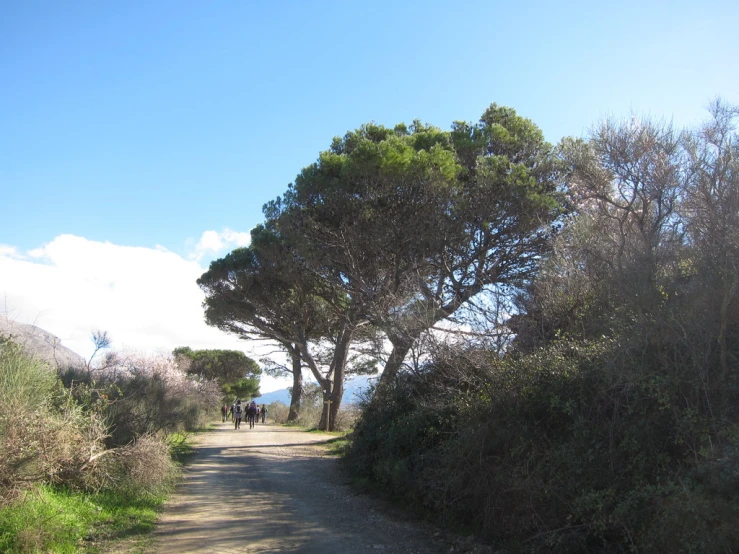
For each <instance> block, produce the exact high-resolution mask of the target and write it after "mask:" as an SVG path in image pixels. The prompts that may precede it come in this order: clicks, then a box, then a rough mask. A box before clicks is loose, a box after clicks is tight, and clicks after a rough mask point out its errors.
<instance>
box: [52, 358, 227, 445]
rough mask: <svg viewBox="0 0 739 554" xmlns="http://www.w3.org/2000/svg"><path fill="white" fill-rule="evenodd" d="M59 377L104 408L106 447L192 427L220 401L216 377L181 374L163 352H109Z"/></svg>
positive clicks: (214, 410) (83, 399)
mask: <svg viewBox="0 0 739 554" xmlns="http://www.w3.org/2000/svg"><path fill="white" fill-rule="evenodd" d="M62 380H63V381H64V382H65V384H66V385H67V386H69V387H72V388H75V386H76V385H77V384H79V385H80V386H79V387H78V388H75V394H76V397H77V398H78V400H80V402H82V403H83V404H85V405H87V406H93V405H95V406H96V409H99V410H101V411H102V412H103V414H104V415H105V419H106V422H107V424H108V426H109V433H108V437H107V439H106V443H107V445H108V446H110V447H117V446H123V445H126V444H129V443H131V442H133V441H135V440H137V439H138V438H139V437H142V436H147V435H157V434H159V435H161V436H166V435H168V434H171V433H175V432H179V431H194V430H196V429H198V428H201V427H202V426H204V425H205V424H206V423H207V422H208V421H209V420H210V419H211V418H212V417H214V415H215V414H216V413H217V411H218V409H219V407H220V405H221V395H222V392H221V390H220V387H219V385H218V384H217V382H216V381H213V380H209V379H204V378H202V377H200V376H198V375H188V374H186V373H185V372H184V371H182V370H181V369H180V368H179V367H178V366H177V364H176V362H175V360H173V359H172V358H171V357H168V356H141V355H135V354H131V355H113V356H109V357H108V359H107V360H106V362H105V365H104V367H102V368H99V369H97V370H95V371H93V372H92V374H91V375H86V374H84V373H80V372H78V371H74V370H69V371H67V372H66V373H65V374H64V375H63V376H62Z"/></svg>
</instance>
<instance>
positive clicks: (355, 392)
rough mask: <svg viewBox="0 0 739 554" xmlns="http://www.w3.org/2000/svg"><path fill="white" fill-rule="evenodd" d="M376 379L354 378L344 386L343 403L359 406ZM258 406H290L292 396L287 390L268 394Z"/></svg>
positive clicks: (263, 396) (258, 401)
mask: <svg viewBox="0 0 739 554" xmlns="http://www.w3.org/2000/svg"><path fill="white" fill-rule="evenodd" d="M374 379H376V377H366V376H360V377H354V378H353V379H351V380H349V381H347V382H346V383H345V384H344V398H343V403H344V404H345V405H346V404H357V403H358V402H359V400H360V398H361V394H362V393H363V392H364V391H366V390H367V388H368V387H369V386H370V383H371V381H372V380H374ZM256 401H257V403H258V404H271V403H272V402H282V403H283V404H285V405H289V404H290V394H289V393H288V392H287V389H282V390H277V391H273V392H268V393H265V394H263V395H262V396H260V397H259V398H257V399H256Z"/></svg>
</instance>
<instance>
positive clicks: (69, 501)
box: [0, 337, 221, 553]
mask: <svg viewBox="0 0 739 554" xmlns="http://www.w3.org/2000/svg"><path fill="white" fill-rule="evenodd" d="M220 398H221V396H220V391H219V390H218V387H217V386H216V385H214V383H213V382H210V381H207V380H205V379H202V378H198V377H193V376H188V375H187V374H185V373H183V372H181V371H179V370H178V369H177V368H176V366H175V364H174V361H173V360H172V359H170V358H164V357H161V358H157V357H141V356H122V355H118V354H112V353H109V354H108V355H106V356H105V357H104V359H103V360H101V361H100V363H98V364H95V365H93V364H92V363H89V364H87V367H81V368H59V370H58V371H57V370H55V368H52V367H50V366H49V365H48V364H47V363H45V362H43V361H41V360H39V359H35V358H33V357H32V356H31V355H29V354H28V353H26V352H25V351H24V350H23V348H22V347H21V346H20V345H18V344H16V343H14V342H13V340H12V337H0V452H2V456H1V457H0V551H2V552H17V553H26V552H97V551H99V550H100V548H101V547H102V546H104V545H106V544H109V543H110V542H111V541H113V542H115V541H117V540H122V539H126V540H130V539H132V538H133V539H143V537H145V535H146V533H148V532H149V531H150V530H151V529H152V528H153V526H154V523H155V521H156V517H157V512H158V510H159V509H160V507H161V505H162V503H163V502H164V500H165V498H166V496H167V494H168V493H169V492H170V491H171V487H172V485H173V484H174V482H175V480H176V478H177V475H178V469H177V463H176V461H175V457H177V456H178V455H180V454H181V453H182V452H183V451H185V450H186V436H187V432H188V431H193V430H195V429H198V428H200V427H202V426H203V425H204V424H205V422H206V421H207V420H208V419H209V417H212V410H213V409H214V407H215V406H217V405H218V403H219V401H220ZM209 411H210V416H209Z"/></svg>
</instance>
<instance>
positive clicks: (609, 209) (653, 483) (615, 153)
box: [346, 102, 739, 553]
mask: <svg viewBox="0 0 739 554" xmlns="http://www.w3.org/2000/svg"><path fill="white" fill-rule="evenodd" d="M737 115H739V111H738V110H737V109H736V108H734V107H731V106H727V105H725V104H722V103H720V102H719V103H715V104H714V105H713V106H712V111H711V119H710V120H709V121H708V122H707V123H706V124H705V125H704V126H702V127H701V128H699V129H696V130H690V131H678V130H674V129H672V128H671V127H670V126H669V125H667V124H663V123H659V122H652V121H640V120H636V119H634V120H632V121H628V122H613V121H611V122H606V123H604V124H603V125H601V126H599V127H597V128H596V129H595V130H594V132H593V134H592V136H591V137H590V138H589V139H588V140H582V141H580V140H578V141H567V142H565V143H564V144H563V145H562V149H561V155H562V159H563V160H564V161H565V162H566V164H567V166H568V168H569V169H568V178H567V185H568V193H569V197H570V200H569V202H570V204H569V213H568V216H567V218H566V219H564V220H562V223H561V228H560V229H558V232H557V236H556V237H553V240H552V250H551V251H550V252H549V253H548V254H547V256H545V257H542V258H541V260H540V261H539V263H538V269H537V271H536V272H535V273H532V274H531V276H530V277H529V278H528V279H526V280H524V281H521V282H520V283H519V286H517V287H516V288H515V289H514V290H513V291H511V292H512V293H513V294H512V295H511V296H510V297H509V299H510V300H509V303H508V304H507V305H505V307H504V310H503V311H505V312H507V314H508V315H507V317H506V318H505V325H502V326H500V325H497V326H493V327H490V328H485V327H484V326H482V327H476V328H474V327H468V328H467V330H468V331H469V332H468V333H466V334H465V335H463V336H464V337H465V340H459V338H457V340H449V339H448V336H447V335H439V334H436V335H435V336H434V337H431V340H429V341H428V342H427V345H426V355H425V357H424V358H422V361H421V362H420V363H418V364H415V365H412V364H408V365H406V370H405V371H402V372H400V373H399V374H398V376H397V378H396V379H395V380H393V382H392V383H391V384H390V386H388V387H387V388H385V389H384V390H378V391H376V393H375V394H373V395H371V396H369V397H368V399H367V400H366V402H365V403H364V405H363V410H362V416H361V418H360V421H359V423H358V424H357V426H356V428H355V432H354V434H353V441H352V443H351V445H350V447H349V451H348V455H347V457H346V461H347V463H348V466H349V467H350V469H351V470H352V471H353V472H354V474H355V475H356V476H357V478H358V479H359V480H361V481H362V482H365V483H367V482H370V483H373V484H374V486H376V487H378V488H380V489H381V490H383V491H385V492H388V493H390V494H392V495H394V496H395V497H397V498H400V499H404V500H405V501H407V502H409V503H412V504H413V505H414V506H424V507H425V508H426V509H427V511H428V513H429V514H432V515H433V517H435V518H437V520H439V521H443V522H447V523H450V524H454V525H455V526H463V527H464V528H467V529H469V530H470V531H472V532H475V533H477V534H479V535H480V536H482V537H483V538H484V539H485V540H486V541H488V542H489V543H491V544H494V545H496V546H497V547H498V548H505V549H506V550H507V551H509V552H566V553H586V552H608V553H615V552H655V553H657V552H703V553H729V552H736V551H738V550H739V528H738V527H737V525H736V522H737V521H739V411H737V406H739V364H738V361H739V298H738V297H737V285H738V284H739V172H738V170H739V140H737V139H738V138H739V137H737V134H736V131H735V126H734V125H735V122H736V120H737ZM497 298H498V299H500V296H499V297H497ZM477 308H478V310H477V316H478V320H477V321H481V320H487V321H490V320H493V319H494V317H493V316H495V314H496V313H499V312H496V311H495V310H496V309H497V310H500V305H499V304H498V305H496V304H495V303H494V302H491V301H488V302H479V303H478V306H477ZM486 312H487V313H486ZM472 331H474V332H472ZM444 336H447V340H443V337H444ZM501 336H507V340H506V341H501V340H500V337H501ZM457 337H459V336H457ZM378 393H379V394H378Z"/></svg>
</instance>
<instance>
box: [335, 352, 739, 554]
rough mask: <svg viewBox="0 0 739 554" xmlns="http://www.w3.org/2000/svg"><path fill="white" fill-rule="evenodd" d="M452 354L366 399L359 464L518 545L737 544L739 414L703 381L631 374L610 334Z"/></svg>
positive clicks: (391, 485)
mask: <svg viewBox="0 0 739 554" xmlns="http://www.w3.org/2000/svg"><path fill="white" fill-rule="evenodd" d="M634 346H636V345H634ZM450 354H452V355H448V356H446V357H443V358H440V359H437V360H436V361H435V362H434V363H433V364H430V365H429V366H428V367H427V368H426V369H425V371H424V372H423V373H422V374H421V375H405V376H403V377H402V378H401V379H399V380H398V381H397V382H396V383H395V385H394V387H393V389H392V391H391V393H390V394H388V395H387V396H383V397H382V399H379V398H376V399H373V400H372V401H369V402H368V403H367V404H366V405H365V407H364V413H363V418H362V419H361V421H360V423H359V424H358V426H357V428H356V432H355V439H354V441H353V443H352V445H351V447H350V451H349V454H348V457H347V461H348V463H349V464H350V466H351V467H352V468H353V470H354V471H355V472H356V473H357V474H358V475H360V476H363V477H365V478H369V479H370V480H372V481H374V482H375V483H377V484H378V485H379V486H381V487H382V488H383V489H385V490H386V491H388V492H390V493H392V494H396V495H399V496H402V497H404V498H406V499H409V500H411V501H413V502H415V503H417V504H418V503H421V504H423V505H425V506H427V507H428V508H429V509H431V510H433V511H434V512H436V513H437V514H440V515H441V516H442V517H443V518H446V519H448V520H450V521H454V522H456V523H463V524H467V525H471V526H472V527H473V528H474V529H476V530H477V531H478V532H480V533H481V534H482V535H483V536H484V537H486V538H487V539H488V540H490V541H492V542H496V543H498V544H501V543H505V544H506V545H507V546H508V548H510V549H512V550H514V551H520V552H528V551H532V552H541V551H556V552H592V551H601V552H622V551H623V552H626V551H631V550H639V551H649V552H666V551H670V552H680V551H685V552H688V551H694V552H697V551H700V552H729V551H732V549H736V548H739V530H737V529H736V527H735V526H734V525H733V522H735V521H737V520H739V503H738V502H737V498H739V472H738V471H737V467H739V466H737V462H738V461H739V458H738V457H737V453H738V452H739V433H738V432H737V428H736V421H734V422H733V423H732V422H729V421H726V420H725V421H724V423H723V424H721V423H720V420H717V419H715V418H712V416H711V415H710V414H708V413H705V412H701V411H700V410H699V409H696V406H691V405H690V404H688V403H686V401H685V398H686V396H685V395H686V393H687V391H688V389H689V388H690V387H691V384H690V383H689V382H683V383H682V384H683V385H684V386H683V387H675V386H671V385H670V386H668V385H667V383H673V384H674V383H675V382H676V381H675V379H670V380H668V379H667V376H666V375H664V374H662V375H661V374H660V373H659V371H655V372H652V373H642V374H637V375H629V372H628V365H629V361H630V357H631V355H633V354H634V352H633V351H628V350H624V349H622V348H620V347H619V346H618V345H617V344H616V343H615V342H612V341H607V340H603V341H601V342H599V343H595V344H590V345H574V344H564V343H561V344H558V345H556V346H552V347H550V348H548V349H546V350H540V351H537V352H536V353H535V354H531V355H528V356H521V357H518V358H515V357H509V358H508V359H506V360H500V359H497V357H495V356H493V355H488V354H486V353H484V352H453V353H450ZM655 369H656V368H655ZM626 375H628V377H625V376H626ZM460 383H464V386H460ZM738 390H739V389H738V388H737V387H736V386H735V385H734V386H733V387H729V388H726V389H725V394H726V395H727V397H730V398H727V402H729V401H733V402H734V403H736V402H737V401H739V394H737V391H738Z"/></svg>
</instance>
